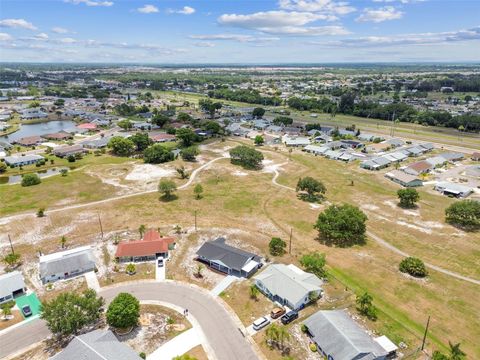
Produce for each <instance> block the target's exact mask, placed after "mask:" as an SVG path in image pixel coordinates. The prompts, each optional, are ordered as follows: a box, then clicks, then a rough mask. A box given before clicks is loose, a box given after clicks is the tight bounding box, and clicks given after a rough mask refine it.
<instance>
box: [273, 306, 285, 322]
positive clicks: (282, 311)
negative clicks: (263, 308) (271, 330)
mask: <svg viewBox="0 0 480 360" xmlns="http://www.w3.org/2000/svg"><path fill="white" fill-rule="evenodd" d="M283 314H285V309H284V308H281V307H276V308H274V309H273V310H272V312H271V313H270V317H271V318H272V319H278V318H279V317H280V316H282V315H283Z"/></svg>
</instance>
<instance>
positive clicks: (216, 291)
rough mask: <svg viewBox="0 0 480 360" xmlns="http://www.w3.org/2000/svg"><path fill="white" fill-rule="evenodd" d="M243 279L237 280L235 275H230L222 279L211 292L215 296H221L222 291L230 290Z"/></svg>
mask: <svg viewBox="0 0 480 360" xmlns="http://www.w3.org/2000/svg"><path fill="white" fill-rule="evenodd" d="M240 280H241V279H239V278H237V277H236V276H233V275H228V276H226V277H224V278H223V279H222V281H220V282H219V283H218V284H217V285H215V287H214V288H213V289H212V290H210V293H211V294H212V295H214V296H218V295H220V293H221V292H222V291H224V290H225V289H226V288H228V287H229V286H230V285H232V284H233V283H234V282H235V281H240Z"/></svg>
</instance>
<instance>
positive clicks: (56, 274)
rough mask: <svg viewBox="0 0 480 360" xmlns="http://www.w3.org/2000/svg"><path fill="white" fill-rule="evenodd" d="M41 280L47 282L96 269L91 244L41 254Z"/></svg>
mask: <svg viewBox="0 0 480 360" xmlns="http://www.w3.org/2000/svg"><path fill="white" fill-rule="evenodd" d="M39 268H40V269H39V270H40V280H41V281H42V283H44V284H46V283H49V282H54V281H57V280H62V279H68V278H71V277H74V276H78V275H81V274H84V273H86V272H89V271H93V270H95V258H94V257H93V253H92V249H91V247H90V246H82V247H78V248H75V249H70V250H66V251H60V252H57V253H53V254H49V255H43V256H40V265H39Z"/></svg>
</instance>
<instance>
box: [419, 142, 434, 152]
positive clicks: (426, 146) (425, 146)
mask: <svg viewBox="0 0 480 360" xmlns="http://www.w3.org/2000/svg"><path fill="white" fill-rule="evenodd" d="M418 146H419V147H421V148H422V149H424V150H425V152H427V151H432V150H433V149H434V148H435V146H433V144H432V143H423V144H419V145H418Z"/></svg>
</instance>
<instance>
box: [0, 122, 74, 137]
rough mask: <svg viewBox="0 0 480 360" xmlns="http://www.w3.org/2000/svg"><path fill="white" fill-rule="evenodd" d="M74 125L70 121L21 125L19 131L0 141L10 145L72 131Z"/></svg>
mask: <svg viewBox="0 0 480 360" xmlns="http://www.w3.org/2000/svg"><path fill="white" fill-rule="evenodd" d="M76 125H77V124H75V122H73V121H71V120H60V121H48V122H43V123H37V124H22V125H20V129H19V130H18V131H15V132H14V133H12V134H10V135H6V136H0V140H4V141H7V142H9V143H12V142H13V141H15V140H18V139H21V138H24V137H27V136H41V135H45V134H52V133H56V132H59V131H72V130H75V129H76V128H75V126H76ZM45 141H46V140H45Z"/></svg>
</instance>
